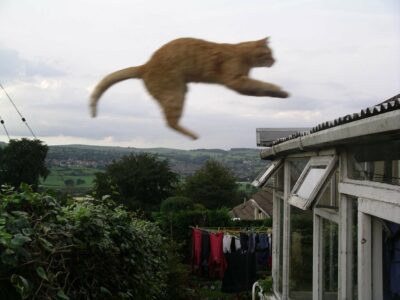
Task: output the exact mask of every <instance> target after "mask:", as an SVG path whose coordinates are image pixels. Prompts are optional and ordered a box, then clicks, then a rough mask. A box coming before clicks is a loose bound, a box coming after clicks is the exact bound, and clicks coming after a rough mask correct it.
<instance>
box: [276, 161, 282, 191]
mask: <svg viewBox="0 0 400 300" xmlns="http://www.w3.org/2000/svg"><path fill="white" fill-rule="evenodd" d="M283 169H284V168H283V167H280V168H279V170H278V172H277V174H276V176H275V187H274V188H275V191H276V192H283V183H284V171H283Z"/></svg>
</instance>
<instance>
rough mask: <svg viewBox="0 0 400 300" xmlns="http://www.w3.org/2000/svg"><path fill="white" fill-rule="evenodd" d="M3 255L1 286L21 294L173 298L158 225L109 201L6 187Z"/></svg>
mask: <svg viewBox="0 0 400 300" xmlns="http://www.w3.org/2000/svg"><path fill="white" fill-rule="evenodd" d="M0 254H1V255H0V278H1V280H2V281H0V282H1V285H0V287H2V288H4V287H8V288H10V287H11V286H13V287H14V288H15V290H16V291H17V292H18V293H19V295H20V297H21V298H23V299H26V298H35V299H163V298H167V295H166V292H165V291H166V289H167V286H166V282H167V276H168V270H167V251H166V248H165V240H164V239H163V238H162V236H161V232H160V230H159V228H158V227H157V226H155V225H154V224H152V223H150V222H147V221H143V220H140V219H138V218H137V217H136V216H135V215H134V214H133V213H132V212H128V211H126V210H125V209H124V208H122V207H121V206H116V205H115V204H114V203H113V202H112V201H111V200H109V199H104V200H103V201H95V200H83V201H79V202H72V201H71V200H69V204H67V205H61V204H60V202H58V201H57V200H56V199H54V198H53V197H51V196H50V195H48V194H39V193H34V192H32V190H31V189H30V188H29V187H28V186H26V185H23V186H21V191H20V192H15V191H13V190H10V189H8V190H4V189H3V191H2V192H1V193H0ZM0 293H2V294H0V298H1V299H12V297H11V296H12V294H13V291H12V290H10V289H8V290H6V291H4V290H2V291H0ZM14 294H15V293H14ZM4 295H7V296H6V297H4ZM10 295H11V296H10Z"/></svg>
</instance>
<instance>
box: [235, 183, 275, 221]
mask: <svg viewBox="0 0 400 300" xmlns="http://www.w3.org/2000/svg"><path fill="white" fill-rule="evenodd" d="M229 214H230V216H231V217H232V218H233V219H235V220H261V219H266V218H271V217H272V192H271V191H268V190H261V191H259V192H257V193H255V194H254V195H252V196H251V198H250V199H249V200H247V201H245V202H243V203H242V204H239V205H237V206H235V207H234V208H233V209H232V210H231V211H230V212H229Z"/></svg>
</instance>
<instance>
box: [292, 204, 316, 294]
mask: <svg viewBox="0 0 400 300" xmlns="http://www.w3.org/2000/svg"><path fill="white" fill-rule="evenodd" d="M290 229H291V230H290V269H289V296H290V298H291V299H312V273H313V272H312V271H313V269H312V268H313V213H312V211H311V210H301V209H299V208H297V207H294V206H291V207H290Z"/></svg>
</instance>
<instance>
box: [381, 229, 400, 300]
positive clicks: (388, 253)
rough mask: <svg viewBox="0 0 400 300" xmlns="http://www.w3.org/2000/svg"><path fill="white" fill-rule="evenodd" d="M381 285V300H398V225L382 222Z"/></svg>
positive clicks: (399, 244) (399, 271)
mask: <svg viewBox="0 0 400 300" xmlns="http://www.w3.org/2000/svg"><path fill="white" fill-rule="evenodd" d="M382 223H383V232H382V262H383V263H382V274H383V276H382V284H383V299H384V300H398V299H400V225H399V224H396V223H392V222H389V221H383V222H382Z"/></svg>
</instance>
